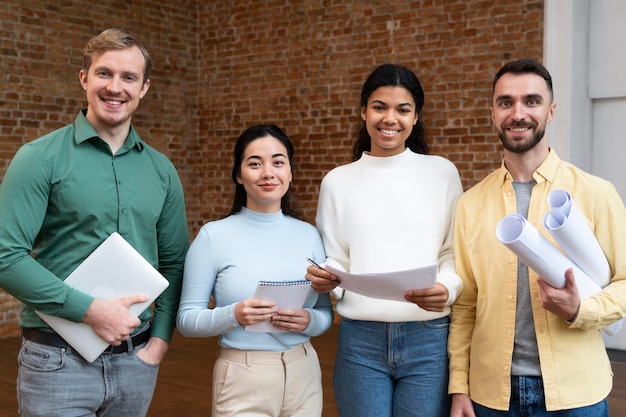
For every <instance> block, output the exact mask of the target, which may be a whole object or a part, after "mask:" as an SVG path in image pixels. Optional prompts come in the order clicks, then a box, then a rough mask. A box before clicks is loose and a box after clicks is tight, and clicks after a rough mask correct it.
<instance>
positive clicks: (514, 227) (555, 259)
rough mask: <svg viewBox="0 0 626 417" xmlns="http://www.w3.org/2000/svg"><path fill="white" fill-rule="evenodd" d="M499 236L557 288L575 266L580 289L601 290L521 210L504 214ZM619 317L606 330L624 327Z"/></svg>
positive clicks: (588, 292) (585, 294)
mask: <svg viewBox="0 0 626 417" xmlns="http://www.w3.org/2000/svg"><path fill="white" fill-rule="evenodd" d="M496 236H497V237H498V240H500V242H502V243H503V244H504V245H505V246H506V247H507V248H509V249H510V250H511V251H512V252H513V253H514V254H515V255H517V256H518V257H519V258H520V259H521V260H522V261H524V263H525V264H526V265H528V266H529V267H530V268H531V269H533V270H534V271H535V272H536V273H537V274H539V276H541V278H543V279H544V280H545V281H546V282H548V283H549V284H550V285H552V286H553V287H555V288H563V287H564V286H565V271H566V270H567V269H568V268H573V270H574V276H575V278H576V285H577V287H578V293H579V294H580V297H581V298H588V297H591V296H593V295H596V294H598V293H599V292H601V291H602V287H600V285H598V284H597V283H596V282H595V281H594V280H592V279H591V278H590V277H589V276H588V275H587V274H585V273H584V272H583V271H582V270H581V269H580V268H579V267H578V266H576V264H575V263H574V262H573V261H572V260H571V259H569V258H568V257H567V256H566V255H564V254H563V253H562V252H561V251H559V250H558V249H557V248H556V247H555V246H554V245H553V244H552V243H550V241H548V239H546V238H545V237H544V236H543V235H541V233H539V231H538V230H537V229H536V228H535V227H534V226H533V225H532V224H531V223H530V222H528V220H526V219H525V218H524V216H521V215H519V214H510V215H508V216H505V217H504V218H503V219H502V220H500V222H499V223H498V226H497V228H496ZM622 321H623V320H619V321H617V322H615V323H613V324H611V325H609V326H607V327H605V328H604V329H603V331H604V332H605V333H606V334H609V335H613V334H616V333H617V332H618V331H619V330H620V329H621V328H622Z"/></svg>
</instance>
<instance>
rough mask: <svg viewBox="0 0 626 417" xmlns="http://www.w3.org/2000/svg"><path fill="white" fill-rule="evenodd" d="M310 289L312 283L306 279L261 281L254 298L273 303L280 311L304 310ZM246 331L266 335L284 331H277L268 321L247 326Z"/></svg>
mask: <svg viewBox="0 0 626 417" xmlns="http://www.w3.org/2000/svg"><path fill="white" fill-rule="evenodd" d="M310 288H311V281H307V280H304V279H303V280H296V281H259V283H258V284H257V287H256V291H255V293H254V296H253V297H252V298H257V299H259V300H269V301H273V302H274V304H275V305H276V308H278V309H279V310H288V309H294V308H302V307H303V306H304V301H305V300H306V296H307V294H308V293H309V289H310ZM244 330H245V331H247V332H266V333H275V332H282V331H284V330H280V329H277V328H276V327H274V326H273V325H272V324H271V323H270V322H268V321H264V322H261V323H257V324H253V325H251V326H246V327H245V329H244Z"/></svg>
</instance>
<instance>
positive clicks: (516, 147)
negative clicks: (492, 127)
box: [498, 125, 546, 153]
mask: <svg viewBox="0 0 626 417" xmlns="http://www.w3.org/2000/svg"><path fill="white" fill-rule="evenodd" d="M515 126H527V125H515ZM504 132H505V130H504V129H501V130H498V137H500V142H502V146H503V147H504V149H506V150H507V151H509V152H513V153H525V152H528V151H530V150H531V149H532V148H534V147H535V146H537V144H538V143H539V142H541V139H543V137H544V136H545V134H546V129H545V127H536V130H535V133H534V134H533V136H532V137H531V138H530V140H529V141H524V142H515V141H511V140H508V138H507V137H506V133H504Z"/></svg>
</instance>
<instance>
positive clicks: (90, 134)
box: [74, 108, 145, 152]
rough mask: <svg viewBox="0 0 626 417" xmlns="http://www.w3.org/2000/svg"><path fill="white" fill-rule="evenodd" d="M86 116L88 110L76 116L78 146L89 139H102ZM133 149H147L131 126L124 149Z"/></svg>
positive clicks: (75, 137)
mask: <svg viewBox="0 0 626 417" xmlns="http://www.w3.org/2000/svg"><path fill="white" fill-rule="evenodd" d="M86 114H87V109H86V108H85V109H81V110H80V111H79V112H78V116H76V120H75V121H74V126H75V129H76V133H75V136H74V140H75V141H76V144H77V145H80V144H81V143H83V142H85V141H87V140H89V139H93V138H98V139H100V136H99V135H98V132H96V129H94V128H93V126H92V125H91V123H89V121H88V120H87V117H85V116H86ZM100 140H102V139H100ZM133 147H135V148H137V150H138V151H139V152H141V151H143V149H144V148H145V145H144V143H143V141H142V140H141V138H140V137H139V134H138V133H137V131H136V130H135V128H134V127H133V125H132V124H131V125H130V131H129V132H128V136H127V137H126V142H125V143H124V146H123V147H122V148H123V149H132V148H133Z"/></svg>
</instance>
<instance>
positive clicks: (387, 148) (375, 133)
mask: <svg viewBox="0 0 626 417" xmlns="http://www.w3.org/2000/svg"><path fill="white" fill-rule="evenodd" d="M361 118H362V119H363V120H364V121H365V127H366V129H367V133H368V134H369V136H370V138H371V140H372V148H371V151H370V155H372V156H392V155H397V154H400V153H402V152H404V149H405V144H404V142H405V141H406V140H407V138H408V137H409V135H410V134H411V130H412V129H413V126H414V125H415V123H417V119H418V114H417V113H416V110H415V101H414V100H413V96H412V95H411V93H410V92H409V90H407V89H406V88H404V87H390V86H388V87H379V88H377V89H376V90H374V92H373V93H372V94H371V95H370V97H369V99H368V100H367V107H365V108H362V109H361Z"/></svg>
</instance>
